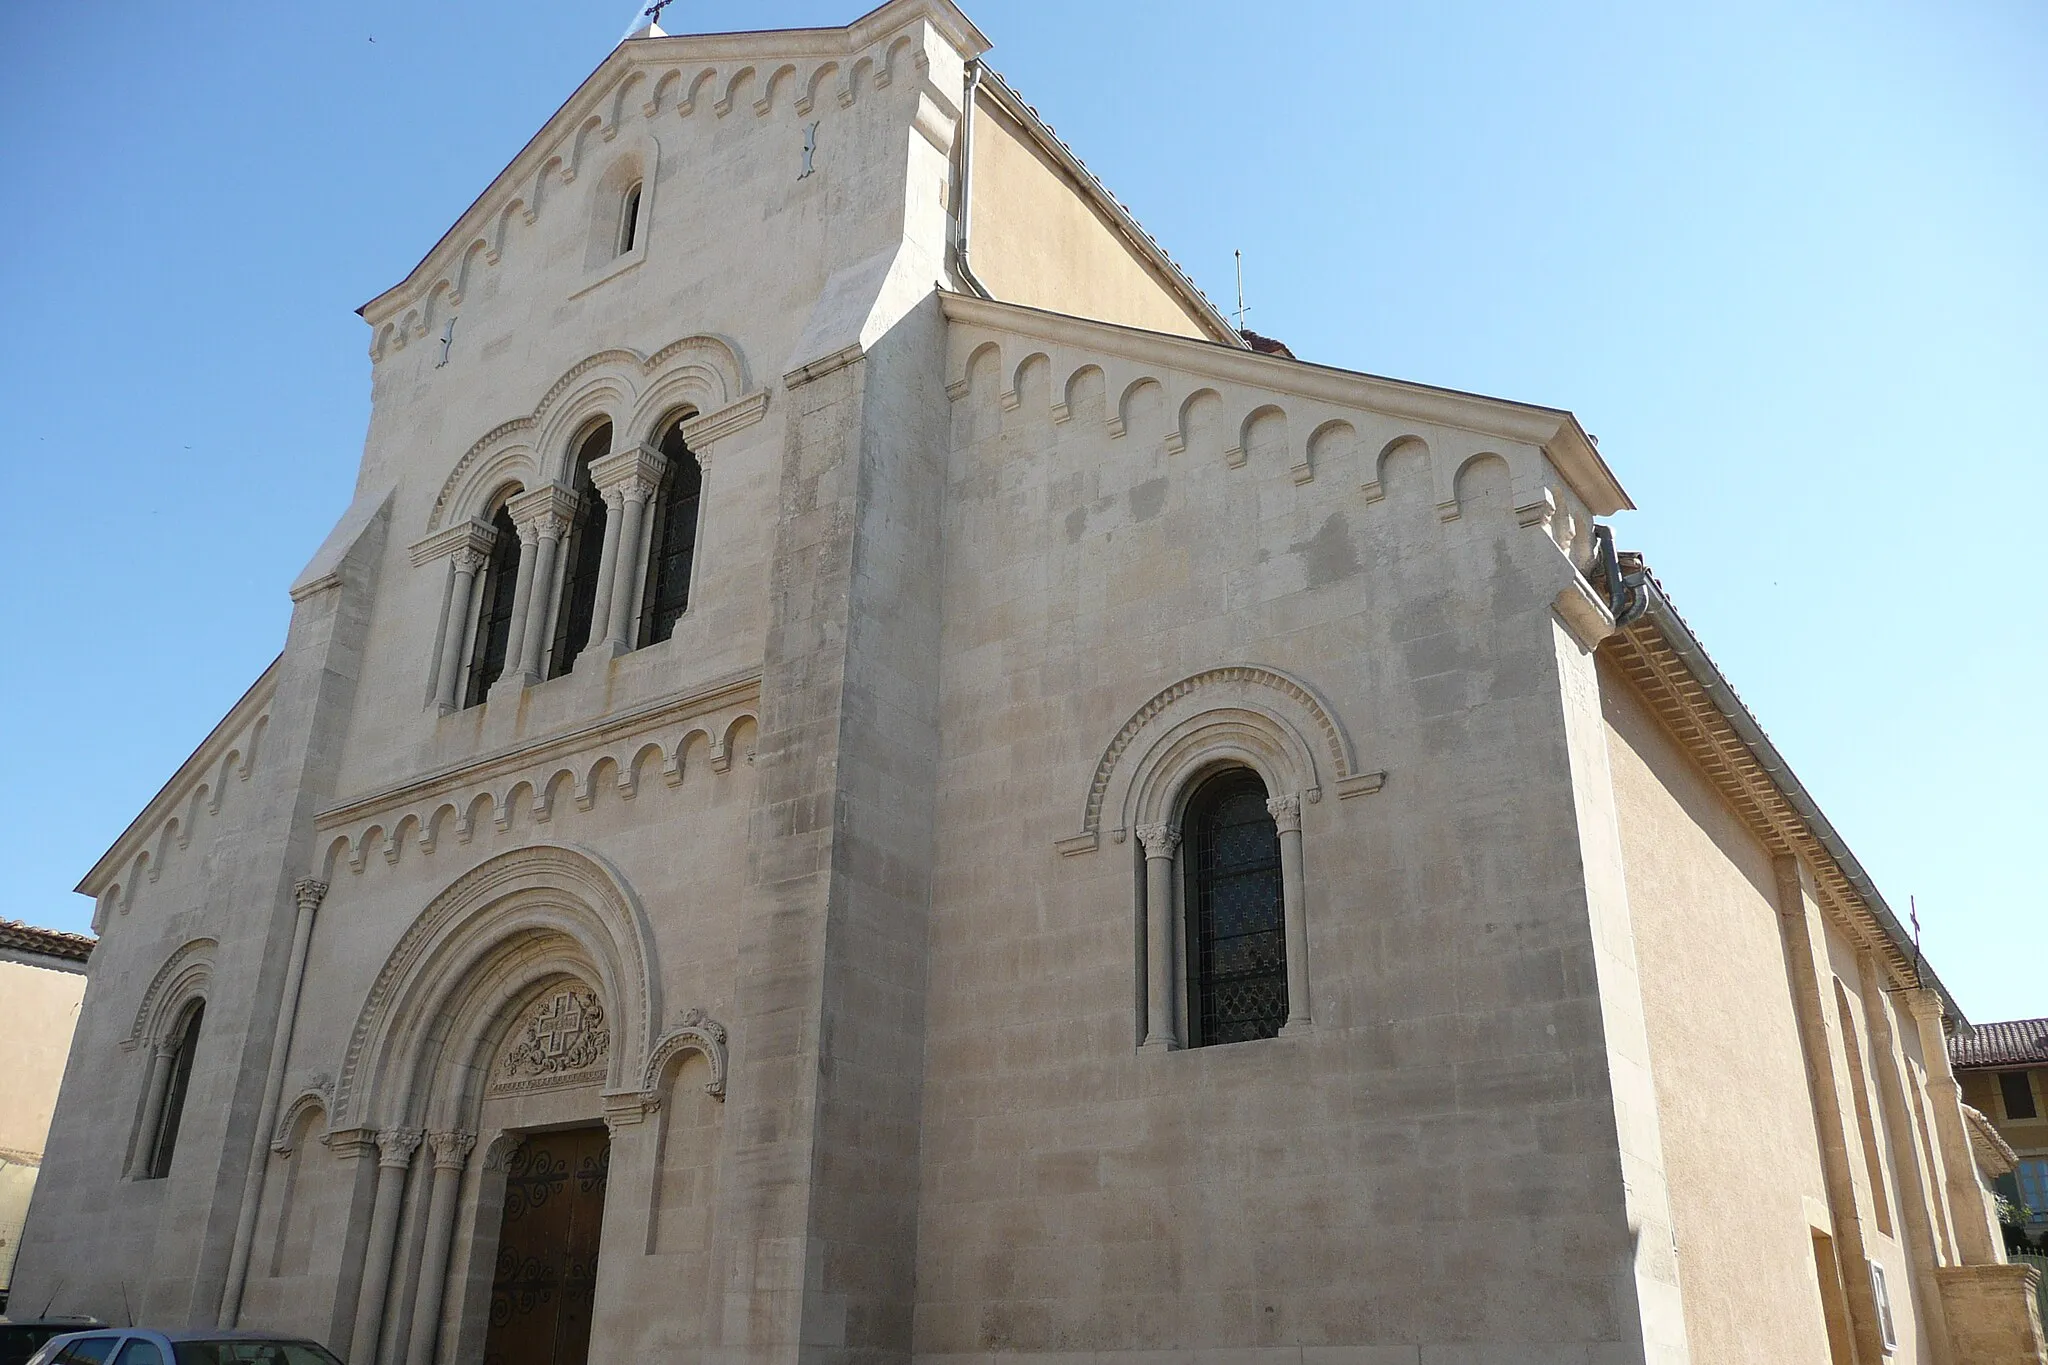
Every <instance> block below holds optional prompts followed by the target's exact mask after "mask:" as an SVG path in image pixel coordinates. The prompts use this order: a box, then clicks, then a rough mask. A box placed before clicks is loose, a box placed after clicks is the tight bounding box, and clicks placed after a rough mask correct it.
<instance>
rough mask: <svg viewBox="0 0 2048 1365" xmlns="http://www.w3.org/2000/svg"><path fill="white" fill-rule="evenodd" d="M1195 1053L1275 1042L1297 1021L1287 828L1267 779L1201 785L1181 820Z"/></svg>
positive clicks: (1236, 772) (1241, 771) (1241, 777)
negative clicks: (1283, 832)
mask: <svg viewBox="0 0 2048 1365" xmlns="http://www.w3.org/2000/svg"><path fill="white" fill-rule="evenodd" d="M1181 831H1182V840H1183V855H1182V859H1183V867H1184V869H1185V870H1184V876H1185V877H1186V890H1185V899H1184V904H1185V905H1186V907H1187V940H1186V941H1187V959H1186V962H1187V1039H1188V1046H1190V1047H1205V1046H1208V1045H1211V1044H1216V1043H1241V1042H1246V1041H1248V1040H1250V1039H1253V1038H1274V1037H1278V1036H1279V1034H1280V1029H1281V1026H1282V1025H1284V1024H1285V1023H1286V1022H1287V926H1286V918H1285V910H1284V899H1283V897H1284V886H1283V881H1282V877H1281V862H1280V831H1279V825H1278V823H1277V822H1276V821H1275V820H1274V818H1273V815H1272V813H1271V812H1270V811H1269V810H1268V809H1267V805H1266V784H1265V783H1264V782H1262V781H1260V780H1259V776H1258V774H1257V773H1254V772H1252V771H1250V770H1249V769H1245V768H1232V769H1228V770H1226V771H1224V772H1221V773H1218V774H1216V775H1214V776H1212V777H1210V778H1208V779H1207V780H1206V781H1204V782H1203V783H1202V784H1201V786H1199V787H1198V788H1196V790H1195V792H1194V794H1193V795H1192V797H1191V798H1190V799H1189V801H1188V805H1187V809H1186V813H1185V815H1184V816H1183V817H1182V821H1181Z"/></svg>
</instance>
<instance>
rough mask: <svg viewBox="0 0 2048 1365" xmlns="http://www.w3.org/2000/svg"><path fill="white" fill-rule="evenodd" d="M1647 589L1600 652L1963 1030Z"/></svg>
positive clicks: (1833, 839) (1742, 709)
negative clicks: (1634, 614)
mask: <svg viewBox="0 0 2048 1365" xmlns="http://www.w3.org/2000/svg"><path fill="white" fill-rule="evenodd" d="M1643 591H1644V592H1646V593H1647V594H1648V595H1649V601H1648V606H1647V608H1646V609H1645V610H1644V612H1643V614H1642V615H1641V616H1639V617H1638V618H1636V620H1635V621H1633V622H1632V623H1630V624H1629V625H1628V626H1626V627H1624V628H1623V629H1621V630H1620V631H1618V632H1616V633H1615V634H1613V635H1611V636H1609V637H1608V639H1607V640H1606V641H1605V642H1604V643H1603V644H1602V645H1601V646H1600V652H1601V654H1603V655H1605V656H1606V657H1607V658H1608V659H1609V660H1610V661H1611V662H1613V663H1614V664H1615V665H1616V666H1617V667H1618V668H1620V670H1621V671H1622V672H1623V674H1625V675H1626V676H1627V678H1628V679H1629V681H1630V683H1631V684H1633V685H1634V687H1635V689H1636V690H1637V692H1638V693H1640V694H1641V695H1642V697H1643V698H1644V700H1645V701H1647V702H1648V703H1649V705H1650V708H1651V709H1652V710H1653V711H1655V712H1656V714H1657V716H1658V718H1659V719H1660V720H1661V721H1662V722H1663V723H1664V726H1665V728H1666V729H1667V730H1668V731H1669V732H1670V733H1671V735H1672V736H1673V737H1674V738H1675V739H1677V740H1678V742H1679V744H1680V745H1681V746H1682V747H1683V748H1684V749H1685V750H1686V752H1687V753H1689V754H1690V755H1691V756H1692V758H1693V761H1694V762H1696V763H1697V764H1698V765H1699V766H1700V768H1701V770H1702V771H1703V772H1704V773H1705V774H1706V775H1707V777H1708V779H1709V780H1710V781H1711V782H1713V784H1714V785H1715V787H1716V788H1718V789H1719V791H1720V793H1721V795H1722V796H1723V797H1724V798H1725V799H1726V800H1727V801H1728V803H1729V804H1730V805H1731V806H1733V807H1734V808H1735V810H1736V812H1737V814H1739V815H1740V816H1741V818H1742V820H1743V822H1744V823H1745V824H1746V825H1747V826H1748V827H1749V829H1750V831H1751V832H1752V833H1753V834H1755V835H1756V836H1757V838H1758V839H1760V840H1761V841H1762V842H1763V844H1764V845H1765V847H1767V848H1768V849H1770V850H1771V852H1773V853H1775V854H1788V853H1789V854H1794V855H1796V856H1798V857H1800V858H1801V859H1803V860H1804V861H1805V862H1806V863H1807V864H1808V866H1810V867H1811V868H1812V869H1813V872H1814V881H1815V883H1816V885H1817V886H1818V888H1819V892H1820V900H1821V903H1822V907H1823V909H1824V910H1825V911H1827V912H1828V913H1829V914H1831V915H1832V916H1833V917H1834V918H1835V919H1836V920H1837V922H1839V923H1841V924H1844V925H1846V926H1847V927H1849V928H1850V929H1851V931H1852V932H1854V933H1855V934H1856V936H1857V937H1858V938H1860V939H1862V940H1863V941H1864V942H1865V943H1866V944H1867V945H1869V946H1870V947H1871V948H1873V949H1875V950H1876V951H1877V953H1878V956H1879V958H1880V959H1881V960H1882V962H1883V964H1884V967H1885V970H1886V973H1887V975H1888V976H1889V977H1890V978H1891V979H1892V980H1893V981H1894V982H1896V983H1898V985H1899V986H1901V987H1905V988H1910V987H1925V988H1927V989H1929V990H1932V991H1934V992H1935V993H1936V994H1937V995H1938V996H1940V998H1941V1002H1942V1010H1943V1013H1944V1014H1945V1015H1946V1016H1947V1020H1948V1023H1949V1025H1950V1027H1951V1028H1955V1029H1961V1030H1967V1029H1968V1028H1969V1026H1970V1025H1969V1020H1968V1019H1967V1018H1966V1017H1965V1016H1964V1014H1963V1011H1962V1007H1961V1006H1960V1005H1958V1004H1957V1003H1956V1001H1955V997H1954V996H1952V995H1950V994H1949V991H1948V987H1946V986H1944V985H1943V984H1942V983H1941V979H1940V978H1939V977H1938V976H1936V975H1935V973H1934V969H1933V968H1932V967H1930V966H1928V965H1927V962H1926V960H1925V959H1924V958H1922V957H1921V955H1920V951H1919V947H1918V945H1917V944H1915V943H1914V941H1913V938H1912V935H1911V934H1909V933H1908V932H1907V931H1906V928H1905V926H1904V925H1903V924H1901V923H1900V922H1899V918H1898V916H1897V915H1895V914H1893V913H1892V908H1891V906H1889V905H1888V904H1886V903H1885V899H1884V896H1883V894H1882V893H1881V892H1879V891H1878V889H1877V885H1876V883H1875V882H1873V881H1872V880H1871V878H1870V874H1869V873H1868V872H1866V871H1864V869H1863V864H1862V863H1860V862H1858V861H1857V859H1856V855H1855V854H1854V853H1852V852H1851V851H1850V850H1849V845H1848V843H1847V842H1846V841H1845V840H1844V839H1843V838H1842V836H1841V834H1840V833H1839V832H1837V831H1836V829H1835V827H1834V825H1832V824H1831V823H1829V821H1828V818H1827V816H1826V815H1825V814H1823V813H1822V811H1821V808H1820V805H1819V803H1817V802H1816V801H1815V800H1814V799H1813V796H1812V794H1811V793H1810V792H1808V791H1807V790H1806V787H1805V785H1804V784H1803V783H1801V782H1800V780H1799V778H1798V775H1797V774H1795V773H1794V772H1793V771H1792V765H1791V764H1789V763H1787V762H1786V761H1785V756H1784V755H1783V754H1781V753H1779V752H1778V749H1777V746H1776V745H1774V744H1772V743H1771V739H1770V736H1768V735H1766V734H1765V733H1764V729H1763V726H1762V725H1760V724H1759V723H1758V722H1757V719H1756V717H1755V716H1754V715H1752V714H1751V713H1750V710H1749V708H1748V707H1747V706H1746V705H1744V704H1743V701H1742V698H1741V697H1739V696H1737V695H1736V693H1735V689H1734V688H1733V687H1731V686H1730V685H1729V683H1728V680H1727V678H1726V677H1724V676H1723V675H1722V673H1721V670H1720V668H1719V667H1718V666H1717V665H1716V664H1715V663H1714V661H1713V659H1711V658H1710V657H1708V655H1707V651H1706V648H1705V647H1704V646H1703V645H1701V644H1700V641H1699V637H1697V636H1696V635H1694V634H1693V632H1692V628H1691V627H1690V626H1688V625H1687V624H1686V623H1685V621H1684V619H1683V618H1682V617H1680V616H1679V614H1678V612H1677V610H1676V609H1675V608H1674V607H1673V606H1672V605H1671V601H1670V599H1669V598H1667V597H1666V596H1665V595H1664V590H1663V589H1662V588H1661V587H1660V586H1659V585H1658V584H1657V581H1656V580H1655V579H1654V578H1651V577H1649V576H1648V575H1645V580H1644V584H1643Z"/></svg>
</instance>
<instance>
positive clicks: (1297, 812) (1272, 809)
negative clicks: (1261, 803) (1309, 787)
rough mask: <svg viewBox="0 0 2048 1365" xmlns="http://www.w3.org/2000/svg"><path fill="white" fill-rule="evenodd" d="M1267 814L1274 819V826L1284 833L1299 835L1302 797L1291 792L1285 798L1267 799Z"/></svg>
mask: <svg viewBox="0 0 2048 1365" xmlns="http://www.w3.org/2000/svg"><path fill="white" fill-rule="evenodd" d="M1266 813H1267V814H1268V815H1270V816H1272V817H1273V824H1274V826H1275V827H1276V828H1277V829H1278V830H1279V831H1280V832H1281V833H1282V834H1288V833H1299V832H1300V830H1301V797H1300V796H1298V795H1296V794H1294V793H1292V792H1290V793H1288V794H1287V795H1285V796H1269V797H1267V798H1266Z"/></svg>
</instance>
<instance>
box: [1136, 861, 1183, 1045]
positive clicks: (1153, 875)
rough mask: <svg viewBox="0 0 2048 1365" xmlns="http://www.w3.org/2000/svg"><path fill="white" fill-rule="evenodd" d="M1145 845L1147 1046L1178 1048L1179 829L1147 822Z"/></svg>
mask: <svg viewBox="0 0 2048 1365" xmlns="http://www.w3.org/2000/svg"><path fill="white" fill-rule="evenodd" d="M1138 842H1139V843H1140V844H1142V845H1144V847H1145V1046H1146V1047H1150V1048H1176V1047H1179V1046H1180V1035H1179V1033H1178V1031H1177V1030H1176V1029H1175V1028H1174V1022H1173V1003H1174V990H1173V957H1174V954H1173V906H1174V894H1173V858H1174V854H1175V853H1176V852H1177V851H1178V850H1179V849H1180V831H1178V830H1176V829H1174V828H1173V827H1172V826H1171V825H1147V826H1145V827H1144V828H1143V829H1141V830H1139V831H1138Z"/></svg>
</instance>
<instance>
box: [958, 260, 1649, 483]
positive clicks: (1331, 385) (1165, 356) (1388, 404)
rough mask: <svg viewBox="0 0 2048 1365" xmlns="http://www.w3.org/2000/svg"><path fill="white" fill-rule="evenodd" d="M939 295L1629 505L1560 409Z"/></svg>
mask: <svg viewBox="0 0 2048 1365" xmlns="http://www.w3.org/2000/svg"><path fill="white" fill-rule="evenodd" d="M940 299H941V302H942V304H943V305H944V308H945V312H946V317H947V318H948V319H950V320H952V321H955V322H960V323H965V324H967V325H970V326H979V327H989V328H993V329H996V330H999V331H1006V332H1012V333H1015V334H1018V335H1021V336H1029V337H1035V338H1037V339H1039V340H1041V341H1046V342H1051V343H1056V344H1059V345H1065V346H1075V347H1079V348H1083V349H1094V350H1099V351H1104V352H1107V353H1110V354H1113V355H1122V356H1126V357H1128V358H1130V359H1132V360H1135V361H1140V362H1143V363H1146V364H1152V365H1158V366H1161V367H1163V368H1169V369H1177V370H1182V371H1185V372H1188V373H1192V374H1202V375H1208V376H1211V377H1213V378H1216V379H1223V380H1229V381H1233V382H1236V383H1242V384H1250V385H1254V386H1257V387H1261V388H1267V389H1274V390H1277V391H1279V392H1282V393H1291V394H1297V395H1299V396H1301V397H1304V398H1312V399H1316V400H1318V401H1320V402H1325V403H1331V404H1336V405H1338V406H1347V407H1356V408H1364V409H1368V410H1370V411H1373V412H1381V413H1386V414H1388V415H1389V416H1395V417H1407V418H1410V419H1412V420H1414V421H1418V422H1430V423H1434V424H1436V425H1438V426H1445V427H1456V428H1460V429H1462V430H1465V431H1473V432H1478V433H1480V434H1482V435H1487V436H1493V437H1496V438H1498V439H1500V440H1505V441H1516V442H1520V443H1522V444H1525V445H1531V446H1536V447H1539V448H1540V449H1541V450H1542V451H1543V453H1544V454H1545V455H1546V456H1547V457H1548V458H1549V459H1550V462H1551V463H1552V464H1553V465H1555V466H1556V467H1557V471H1558V473H1559V474H1560V475H1562V476H1563V477H1564V479H1565V481H1566V482H1567V483H1569V484H1570V485H1571V487H1572V491H1573V492H1575V493H1577V494H1578V495H1579V497H1580V498H1582V499H1584V500H1585V503H1586V505H1587V506H1588V507H1590V508H1591V509H1592V510H1593V512H1594V514H1595V515H1596V516H1603V517H1604V516H1611V515H1613V514H1614V513H1616V512H1620V511H1626V510H1629V509H1632V508H1634V506H1635V504H1634V503H1633V502H1631V501H1629V496H1628V493H1627V492H1626V491H1625V490H1624V489H1623V488H1622V486H1621V482H1620V481H1619V480H1618V479H1616V478H1615V477H1614V471H1613V470H1611V469H1609V468H1608V467H1607V462H1606V461H1605V460H1604V459H1602V458H1601V456H1600V452H1599V451H1598V450H1597V449H1596V448H1595V447H1594V445H1593V442H1592V440H1591V438H1589V437H1588V436H1587V435H1586V432H1585V428H1583V427H1581V426H1580V425H1579V419H1578V418H1577V417H1574V416H1573V415H1572V414H1571V413H1569V412H1567V411H1565V410H1564V409H1562V408H1547V407H1540V406H1537V405H1535V404H1530V403H1517V402H1513V401H1511V400H1508V399H1504V398H1488V397H1486V396H1485V395H1483V394H1476V393H1464V392H1461V391H1459V390H1457V389H1444V388H1437V387H1435V386H1433V385H1429V384H1417V383H1412V382H1410V381H1408V380H1404V379H1388V378H1385V377H1383V376H1380V375H1372V374H1365V373H1362V372H1360V371H1357V370H1342V369H1338V368H1336V367H1335V366H1331V365H1317V364H1314V363H1312V362H1310V361H1306V360H1294V359H1290V358H1289V357H1286V356H1278V355H1263V354H1261V353H1259V352H1257V351H1253V350H1248V349H1243V348H1240V347H1236V346H1230V345H1227V344H1225V343H1221V342H1214V341H1203V340H1201V339H1199V338H1196V337H1184V336H1176V335H1174V334H1172V333H1170V332H1148V331H1146V330H1144V329H1143V328H1139V327H1127V326H1124V325H1122V324H1119V323H1113V322H1097V321H1095V320H1094V319H1092V318H1079V317H1074V316H1072V315H1070V314H1067V313H1052V312H1047V311H1046V310H1045V309H1042V308H1027V307H1025V306H1024V305H1022V304H1016V303H1004V302H1002V301H1001V300H999V299H978V298H975V297H973V296H972V295H968V294H955V293H950V292H949V293H942V294H941V296H940Z"/></svg>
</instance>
